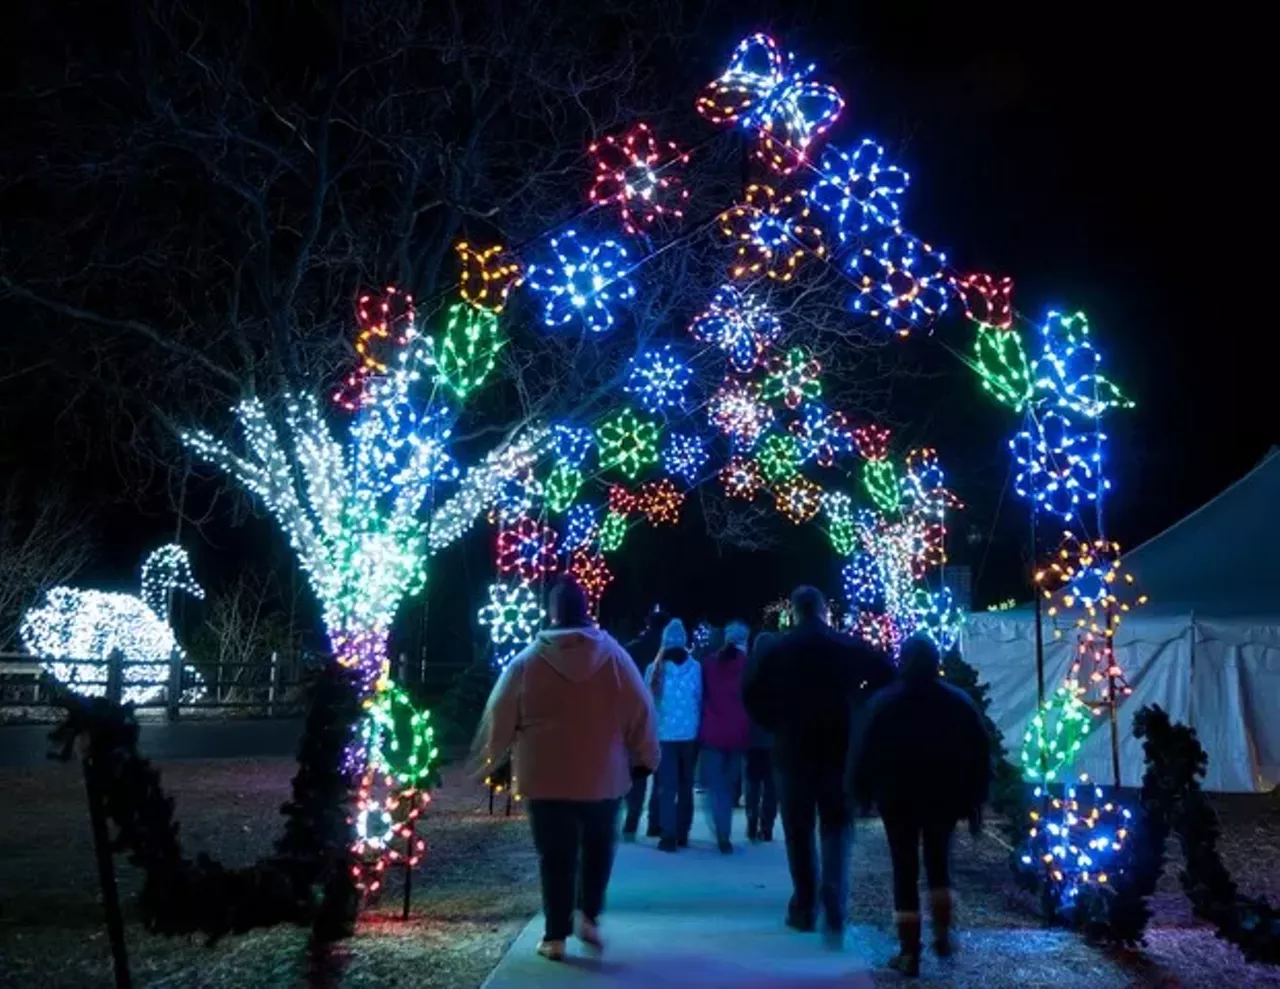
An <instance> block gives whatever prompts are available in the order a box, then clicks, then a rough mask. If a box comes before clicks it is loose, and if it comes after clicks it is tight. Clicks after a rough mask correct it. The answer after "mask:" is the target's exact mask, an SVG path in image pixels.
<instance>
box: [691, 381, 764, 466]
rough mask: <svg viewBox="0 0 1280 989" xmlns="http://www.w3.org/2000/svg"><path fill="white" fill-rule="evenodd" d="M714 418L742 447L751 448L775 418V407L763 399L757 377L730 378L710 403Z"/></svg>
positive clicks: (710, 411) (726, 433)
mask: <svg viewBox="0 0 1280 989" xmlns="http://www.w3.org/2000/svg"><path fill="white" fill-rule="evenodd" d="M707 413H708V415H709V416H710V417H711V421H712V422H713V423H714V424H715V426H716V428H718V429H719V430H720V431H721V432H722V433H724V434H725V435H726V436H728V437H729V438H730V439H732V440H733V442H734V445H735V446H737V447H740V448H742V449H747V450H749V449H751V448H752V447H753V446H755V445H756V441H757V440H759V439H760V435H761V434H762V433H763V432H764V431H765V430H766V429H768V428H769V424H770V423H771V422H772V421H773V409H771V408H770V407H769V406H768V405H766V404H765V403H764V402H763V401H761V397H760V386H759V384H757V383H756V382H754V381H735V380H728V381H726V382H725V383H724V384H723V385H722V386H721V387H720V390H719V391H717V392H716V393H715V394H714V395H713V396H711V401H710V402H708V403H707Z"/></svg>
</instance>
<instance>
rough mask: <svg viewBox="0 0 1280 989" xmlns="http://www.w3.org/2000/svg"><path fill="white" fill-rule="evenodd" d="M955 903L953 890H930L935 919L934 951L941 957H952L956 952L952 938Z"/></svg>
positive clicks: (930, 900)
mask: <svg viewBox="0 0 1280 989" xmlns="http://www.w3.org/2000/svg"><path fill="white" fill-rule="evenodd" d="M953 904H954V900H953V899H952V896H951V890H949V889H931V890H930V891H929V909H930V913H931V914H932V917H931V919H932V920H933V953H934V954H935V955H937V956H938V957H939V958H950V957H951V956H952V955H953V954H955V950H956V948H955V944H954V943H953V942H952V940H951V913H952V908H953Z"/></svg>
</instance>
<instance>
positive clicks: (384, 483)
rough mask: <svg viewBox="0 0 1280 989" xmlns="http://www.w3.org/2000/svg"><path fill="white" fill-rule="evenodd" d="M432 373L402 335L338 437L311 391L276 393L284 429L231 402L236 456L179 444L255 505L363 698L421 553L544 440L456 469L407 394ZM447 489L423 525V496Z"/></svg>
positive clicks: (533, 432) (443, 421)
mask: <svg viewBox="0 0 1280 989" xmlns="http://www.w3.org/2000/svg"><path fill="white" fill-rule="evenodd" d="M410 333H411V335H412V331H410ZM433 367H434V364H433V361H432V358H431V356H430V338H412V339H411V340H410V341H409V344H408V345H407V346H406V347H405V348H404V350H403V351H402V355H401V358H400V361H399V363H398V365H397V366H396V367H395V368H394V369H393V370H391V372H390V373H389V374H387V375H385V376H383V377H380V378H377V379H373V380H370V381H369V382H368V383H367V387H366V390H365V393H364V399H363V402H362V405H361V407H360V409H359V411H358V413H357V415H356V418H355V419H354V421H353V422H352V424H351V426H350V428H349V430H348V431H347V434H346V436H345V438H342V437H341V436H340V434H337V433H336V432H335V430H334V429H333V427H332V426H331V425H330V423H329V421H328V419H327V417H326V411H325V409H324V406H322V404H321V400H320V399H319V398H318V397H317V396H316V395H314V394H303V395H287V396H286V397H285V400H284V403H283V411H282V413H281V420H282V422H283V427H284V428H283V430H282V429H281V428H279V427H278V426H277V425H276V423H275V422H273V421H272V417H271V415H270V413H269V411H268V408H267V406H266V404H265V403H264V402H263V401H262V400H261V399H259V398H249V399H246V400H245V401H243V402H241V403H240V404H239V405H238V406H237V407H236V409H235V413H236V418H237V420H238V422H239V426H240V430H241V433H242V434H243V447H242V449H241V450H240V451H237V450H234V449H233V448H232V447H231V445H229V444H228V443H226V442H225V441H223V440H220V439H217V438H215V437H214V436H213V435H212V434H211V433H209V432H207V431H205V430H198V431H195V432H191V433H188V434H186V435H185V436H184V440H185V441H186V443H187V444H188V445H189V446H190V447H191V448H192V449H193V450H195V451H196V452H197V453H199V454H200V455H201V456H202V457H204V458H205V459H207V460H209V461H210V462H212V463H214V464H215V465H217V466H218V467H219V468H220V469H222V470H224V471H226V472H227V473H228V474H229V475H231V476H232V477H234V478H235V479H236V480H237V481H238V482H239V483H240V484H241V485H243V486H244V487H245V488H246V489H247V490H248V491H250V492H251V493H253V494H254V495H256V496H257V497H258V498H260V499H261V500H262V502H263V504H264V505H265V506H266V507H267V509H268V511H269V512H270V513H271V515H272V517H273V518H274V519H275V521H276V523H277V524H278V525H279V526H280V528H281V529H282V530H283V531H284V533H285V534H286V535H287V536H288V538H289V541H290V544H291V545H292V547H293V550H294V552H295V553H296V554H297V557H298V562H299V564H300V565H301V567H302V569H303V570H304V571H305V572H306V574H307V578H308V580H309V582H310V584H311V588H312V590H313V591H314V592H315V595H316V597H317V598H318V599H319V601H320V604H321V607H322V610H323V615H324V622H325V627H326V631H327V633H328V636H329V641H330V644H331V646H332V649H333V652H334V655H335V656H336V657H337V659H338V661H339V662H340V663H342V664H343V665H345V666H348V667H351V668H354V669H357V670H358V671H359V673H360V679H361V685H362V689H363V691H364V692H365V693H366V694H368V693H370V692H372V690H373V687H374V685H375V684H376V682H377V681H378V679H379V677H380V676H381V674H382V672H383V669H384V662H385V658H386V650H387V638H388V635H389V633H390V629H391V624H392V622H393V621H394V619H395V616H396V612H397V611H398V610H399V608H400V605H401V604H402V603H403V602H404V600H405V599H406V598H407V597H409V596H411V595H413V594H416V593H418V592H419V591H421V590H422V589H423V587H424V586H425V584H426V581H427V558H428V555H429V552H432V551H435V550H439V549H442V548H444V547H445V546H447V545H449V544H450V543H452V542H453V541H454V540H455V539H457V538H458V537H459V536H461V535H462V534H463V533H464V532H465V531H466V530H467V529H468V528H469V527H470V525H471V524H472V522H474V521H475V519H476V518H477V517H478V516H479V515H480V514H481V513H482V512H483V511H484V510H485V509H486V508H487V507H488V506H489V505H490V504H492V502H493V500H494V498H495V497H496V495H497V492H498V490H499V489H500V487H501V485H502V484H503V483H504V482H506V481H508V480H510V479H511V478H513V477H515V476H516V475H517V474H519V473H520V472H522V471H526V470H528V468H529V466H530V464H531V463H532V462H533V461H534V460H535V459H536V458H537V456H538V454H539V452H540V450H541V447H542V445H543V444H544V443H545V441H546V439H547V431H546V430H545V429H543V428H539V427H536V426H528V427H526V428H523V429H519V430H517V431H516V432H515V433H514V434H511V435H510V436H509V438H508V439H507V440H505V441H504V442H502V443H500V444H499V445H498V446H497V447H495V448H494V449H493V450H492V451H491V452H490V454H489V455H488V456H487V457H486V458H484V459H483V460H482V461H481V462H479V463H478V464H476V465H474V466H473V467H471V468H470V469H469V470H466V471H465V472H463V471H460V469H459V467H458V465H457V464H456V462H455V461H454V459H453V456H452V455H451V453H450V452H449V443H450V437H451V428H450V423H451V413H450V411H449V410H448V409H447V408H445V407H444V406H441V405H438V404H432V403H430V402H422V403H419V402H417V401H415V397H414V394H413V393H414V392H415V390H416V389H415V386H416V385H417V384H418V383H419V382H421V381H422V380H423V379H424V371H426V370H429V369H431V368H433ZM455 483H456V485H457V487H456V490H454V491H453V493H452V495H451V496H450V497H449V498H448V499H447V500H445V501H444V502H443V503H442V504H441V505H440V507H439V508H438V509H436V510H435V512H434V513H433V514H432V515H431V516H430V518H428V519H425V520H424V519H423V518H422V517H421V516H422V511H423V506H424V505H425V504H426V502H427V500H428V496H429V495H430V494H431V493H432V492H433V490H434V489H435V488H437V487H438V486H444V485H453V484H455Z"/></svg>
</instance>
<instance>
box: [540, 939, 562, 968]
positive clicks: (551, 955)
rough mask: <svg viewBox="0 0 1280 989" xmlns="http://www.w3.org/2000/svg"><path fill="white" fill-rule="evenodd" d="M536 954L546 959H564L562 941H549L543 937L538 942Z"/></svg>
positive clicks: (554, 960)
mask: <svg viewBox="0 0 1280 989" xmlns="http://www.w3.org/2000/svg"><path fill="white" fill-rule="evenodd" d="M538 954H540V955H541V956H542V957H543V958H545V959H547V961H552V962H562V961H564V942H563V941H549V940H547V939H546V938H543V939H542V940H541V941H539V942H538Z"/></svg>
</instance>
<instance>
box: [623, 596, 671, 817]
mask: <svg viewBox="0 0 1280 989" xmlns="http://www.w3.org/2000/svg"><path fill="white" fill-rule="evenodd" d="M668 620H669V618H668V615H667V613H666V612H665V611H663V609H662V605H660V604H655V605H654V606H653V610H652V611H650V612H649V615H648V617H647V618H646V619H645V623H644V628H643V629H641V630H640V634H639V635H638V636H636V637H635V638H634V639H632V640H631V641H630V642H628V643H627V646H626V649H627V654H628V655H629V656H630V657H631V660H632V662H634V663H635V664H636V668H637V669H639V670H640V675H641V676H644V674H645V671H646V670H648V668H649V666H650V664H652V663H653V661H654V659H655V658H656V657H657V655H658V653H659V652H661V651H662V630H663V628H665V627H666V624H667V621H668ZM646 788H647V789H648V791H649V823H648V827H647V829H646V832H645V833H646V834H647V835H648V836H649V837H650V838H657V837H660V836H661V834H662V828H661V827H659V825H658V800H659V797H658V777H657V774H656V773H655V774H654V775H653V776H652V777H651V778H650V779H645V778H643V777H641V778H639V779H637V780H635V782H634V783H632V785H631V792H630V793H628V794H627V813H626V818H625V820H624V821H623V823H622V840H623V841H635V839H636V831H637V830H639V828H640V815H641V814H642V813H643V812H644V794H645V790H646Z"/></svg>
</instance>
